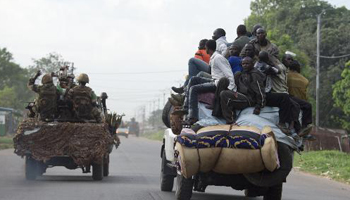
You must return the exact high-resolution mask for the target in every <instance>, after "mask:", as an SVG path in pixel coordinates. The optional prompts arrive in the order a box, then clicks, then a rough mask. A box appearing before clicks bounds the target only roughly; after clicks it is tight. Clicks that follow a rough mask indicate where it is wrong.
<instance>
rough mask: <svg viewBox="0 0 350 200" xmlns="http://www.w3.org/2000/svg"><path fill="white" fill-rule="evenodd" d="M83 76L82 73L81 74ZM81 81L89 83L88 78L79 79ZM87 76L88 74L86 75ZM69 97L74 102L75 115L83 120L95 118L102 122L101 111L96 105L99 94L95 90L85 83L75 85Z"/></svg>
mask: <svg viewBox="0 0 350 200" xmlns="http://www.w3.org/2000/svg"><path fill="white" fill-rule="evenodd" d="M79 77H81V75H80V76H79ZM79 77H78V81H79V82H83V83H88V82H89V80H88V78H87V79H86V80H83V81H81V80H79V79H80V78H79ZM86 77H87V75H86ZM67 98H68V100H69V101H71V102H72V104H73V111H74V114H75V117H77V118H78V119H82V120H91V119H95V120H96V121H97V122H101V121H102V118H101V113H100V111H99V110H98V109H97V107H95V106H94V105H95V104H96V100H97V96H96V94H95V92H94V91H93V90H92V89H91V88H90V87H87V86H85V85H83V84H81V85H78V86H75V87H74V88H72V89H70V90H69V91H68V95H67Z"/></svg>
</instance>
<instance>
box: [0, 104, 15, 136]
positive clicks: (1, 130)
mask: <svg viewBox="0 0 350 200" xmlns="http://www.w3.org/2000/svg"><path fill="white" fill-rule="evenodd" d="M14 113H17V111H16V110H14V109H12V108H5V107H0V136H4V135H6V134H11V133H14V132H15V119H14V117H13V114H14Z"/></svg>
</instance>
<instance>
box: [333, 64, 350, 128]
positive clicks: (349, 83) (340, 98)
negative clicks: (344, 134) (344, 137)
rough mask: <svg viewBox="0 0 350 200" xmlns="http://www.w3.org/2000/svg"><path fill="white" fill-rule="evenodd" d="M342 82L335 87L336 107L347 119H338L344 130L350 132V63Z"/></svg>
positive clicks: (347, 65) (343, 74)
mask: <svg viewBox="0 0 350 200" xmlns="http://www.w3.org/2000/svg"><path fill="white" fill-rule="evenodd" d="M341 78H342V79H341V80H339V81H337V82H336V83H335V84H334V85H333V99H334V103H335V106H336V107H338V108H340V109H341V110H342V112H343V113H344V114H345V115H346V117H347V118H345V119H344V118H338V120H339V121H340V123H341V124H342V125H343V127H344V128H346V129H347V130H350V120H349V118H350V61H349V62H347V64H346V66H345V69H344V70H343V72H342V73H341Z"/></svg>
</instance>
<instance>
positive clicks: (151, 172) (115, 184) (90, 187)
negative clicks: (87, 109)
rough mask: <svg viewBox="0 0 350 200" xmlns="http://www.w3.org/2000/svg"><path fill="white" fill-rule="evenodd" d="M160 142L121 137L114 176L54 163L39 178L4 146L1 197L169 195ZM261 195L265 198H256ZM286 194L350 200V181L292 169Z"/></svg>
mask: <svg viewBox="0 0 350 200" xmlns="http://www.w3.org/2000/svg"><path fill="white" fill-rule="evenodd" d="M160 146H161V143H160V142H157V141H150V140H147V139H144V138H135V137H130V138H128V139H126V138H122V144H121V146H120V147H119V149H117V150H115V149H114V150H113V153H112V155H111V165H110V173H111V174H110V177H108V178H105V179H104V180H103V181H100V182H96V181H92V179H91V176H90V175H87V174H82V173H81V170H67V169H65V168H61V167H56V168H51V169H48V170H47V173H46V174H45V175H44V176H43V177H41V178H39V180H37V181H26V180H25V178H24V173H23V171H24V160H23V159H21V158H20V157H18V156H16V155H15V154H13V150H11V149H10V150H3V151H0V199H1V200H3V199H4V200H47V199H49V200H56V199H57V200H63V199H64V200H66V199H67V200H77V199H83V200H90V199H99V200H103V199H106V200H107V199H108V200H110V199H113V200H171V199H175V197H174V192H161V191H160V189H159V172H160V158H159V149H160ZM192 199H194V200H228V199H230V200H238V199H245V198H244V197H243V192H242V191H236V190H233V189H230V188H226V187H208V189H207V192H206V193H194V195H193V198H192ZM255 199H258V200H260V199H262V198H255ZM283 199H286V200H314V199H317V200H343V199H344V200H345V199H347V200H349V199H350V186H348V185H344V184H341V183H337V182H334V181H330V180H327V179H324V178H319V177H315V176H311V175H306V174H302V173H299V172H293V173H292V174H291V175H290V176H289V177H288V180H287V184H285V185H284V192H283Z"/></svg>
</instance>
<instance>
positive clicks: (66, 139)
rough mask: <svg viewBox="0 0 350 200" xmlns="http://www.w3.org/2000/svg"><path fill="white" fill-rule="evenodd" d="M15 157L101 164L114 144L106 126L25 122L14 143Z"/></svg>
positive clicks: (28, 120) (83, 164) (30, 120)
mask: <svg viewBox="0 0 350 200" xmlns="http://www.w3.org/2000/svg"><path fill="white" fill-rule="evenodd" d="M13 141H14V147H15V153H16V154H17V155H19V156H25V155H26V154H27V153H28V152H29V153H30V154H31V156H32V157H33V158H34V159H35V160H38V161H43V162H45V161H47V160H49V159H50V158H53V157H56V156H66V155H68V156H70V157H72V158H73V160H74V162H75V163H76V164H77V165H78V166H88V165H90V164H91V163H92V162H94V163H97V164H99V163H101V162H102V159H103V156H104V155H106V154H107V153H108V152H109V148H110V147H111V145H112V144H113V137H112V136H111V134H110V132H109V130H108V125H107V124H105V123H69V122H52V123H47V122H42V121H36V120H35V119H26V120H24V121H23V122H22V123H21V124H20V125H19V127H18V130H17V134H16V136H15V137H14V139H13Z"/></svg>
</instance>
